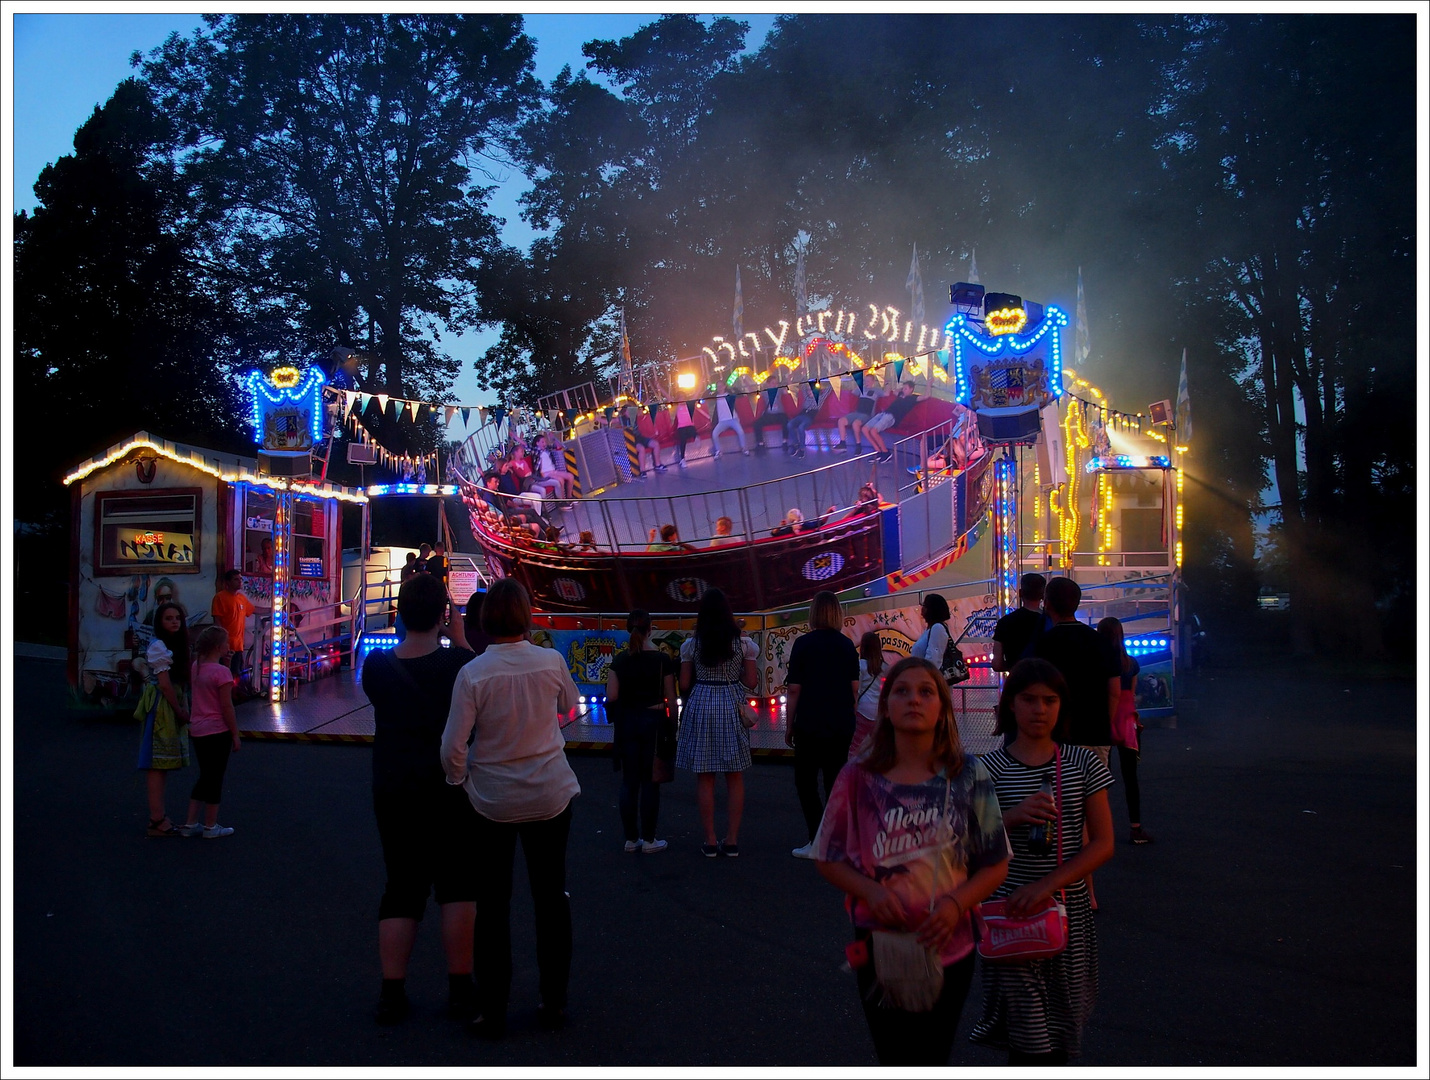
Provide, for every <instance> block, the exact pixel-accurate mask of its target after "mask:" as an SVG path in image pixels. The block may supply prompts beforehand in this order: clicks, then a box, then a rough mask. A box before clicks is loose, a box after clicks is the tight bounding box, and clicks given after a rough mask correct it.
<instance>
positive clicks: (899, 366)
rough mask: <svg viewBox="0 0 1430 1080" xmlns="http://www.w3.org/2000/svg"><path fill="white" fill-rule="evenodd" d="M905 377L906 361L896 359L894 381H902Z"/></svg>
mask: <svg viewBox="0 0 1430 1080" xmlns="http://www.w3.org/2000/svg"><path fill="white" fill-rule="evenodd" d="M903 379H904V361H902V360H895V361H894V382H896V383H897V382H902V381H903Z"/></svg>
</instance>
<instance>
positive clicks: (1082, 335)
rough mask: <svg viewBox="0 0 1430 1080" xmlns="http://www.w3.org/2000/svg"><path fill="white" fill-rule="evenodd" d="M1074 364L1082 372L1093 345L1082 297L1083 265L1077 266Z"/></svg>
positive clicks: (1085, 306) (1085, 305)
mask: <svg viewBox="0 0 1430 1080" xmlns="http://www.w3.org/2000/svg"><path fill="white" fill-rule="evenodd" d="M1073 342H1074V344H1073V364H1074V366H1075V367H1076V368H1077V369H1078V372H1079V373H1081V372H1082V366H1083V364H1085V363H1087V357H1088V353H1090V352H1091V351H1092V345H1091V342H1090V340H1089V338H1088V333H1087V304H1086V303H1085V302H1084V301H1083V298H1082V267H1081V266H1079V267H1078V268H1077V325H1076V326H1075V327H1074V328H1073Z"/></svg>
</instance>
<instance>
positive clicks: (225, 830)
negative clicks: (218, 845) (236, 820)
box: [204, 825, 233, 840]
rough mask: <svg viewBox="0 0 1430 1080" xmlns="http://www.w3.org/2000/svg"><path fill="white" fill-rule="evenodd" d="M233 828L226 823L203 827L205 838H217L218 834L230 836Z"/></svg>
mask: <svg viewBox="0 0 1430 1080" xmlns="http://www.w3.org/2000/svg"><path fill="white" fill-rule="evenodd" d="M232 835H233V830H232V829H230V828H229V827H228V826H227V825H210V826H208V827H207V828H205V829H204V839H205V840H217V839H218V838H219V837H220V836H232Z"/></svg>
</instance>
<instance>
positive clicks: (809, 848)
mask: <svg viewBox="0 0 1430 1080" xmlns="http://www.w3.org/2000/svg"><path fill="white" fill-rule="evenodd" d="M790 854H791V855H793V856H794V857H795V858H796V859H812V858H814V841H813V840H811V841H810V842H809V843H807V844H805V845H804V847H797V848H795V849H794V850H793V851H791V852H790Z"/></svg>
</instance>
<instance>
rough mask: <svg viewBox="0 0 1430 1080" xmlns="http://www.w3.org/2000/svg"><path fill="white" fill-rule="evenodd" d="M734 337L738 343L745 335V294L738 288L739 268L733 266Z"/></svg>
mask: <svg viewBox="0 0 1430 1080" xmlns="http://www.w3.org/2000/svg"><path fill="white" fill-rule="evenodd" d="M733 321H734V324H735V338H734V340H735V341H736V342H737V343H738V342H739V341H740V339H741V338H743V337H744V336H745V294H744V292H743V290H741V288H740V268H739V267H738V266H736V267H735V318H734V320H733Z"/></svg>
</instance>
